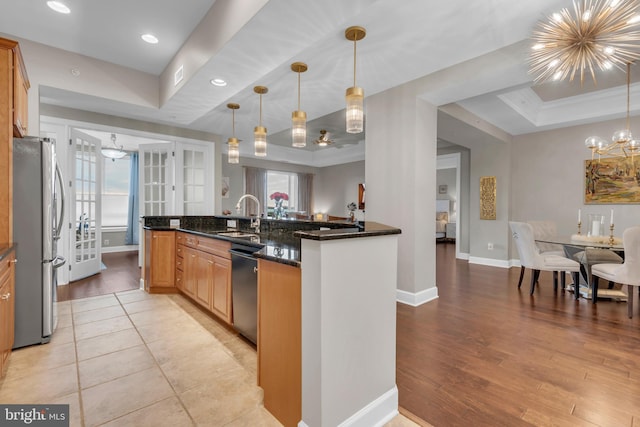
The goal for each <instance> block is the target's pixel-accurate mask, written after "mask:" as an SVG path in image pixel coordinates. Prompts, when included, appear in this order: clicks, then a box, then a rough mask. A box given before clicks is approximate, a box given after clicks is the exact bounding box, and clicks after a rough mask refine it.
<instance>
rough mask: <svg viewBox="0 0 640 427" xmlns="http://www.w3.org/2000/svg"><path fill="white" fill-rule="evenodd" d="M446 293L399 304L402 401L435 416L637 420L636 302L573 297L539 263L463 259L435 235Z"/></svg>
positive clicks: (487, 422)
mask: <svg viewBox="0 0 640 427" xmlns="http://www.w3.org/2000/svg"><path fill="white" fill-rule="evenodd" d="M436 252H437V274H436V275H437V278H436V280H437V285H438V294H439V299H437V300H435V301H432V302H429V303H427V304H424V305H422V306H420V307H410V306H407V305H404V304H398V316H397V331H398V334H397V379H396V381H397V385H398V389H399V399H400V406H401V407H403V408H405V409H406V410H408V411H410V412H411V413H413V414H415V415H416V416H418V417H420V418H422V419H424V420H426V421H427V422H429V423H431V424H433V425H434V426H527V425H535V426H551V425H553V426H625V427H640V354H639V351H640V313H638V310H637V309H638V307H640V304H638V302H637V298H638V297H637V293H636V292H634V298H635V300H634V318H633V319H628V317H627V309H626V303H624V302H621V303H619V302H612V301H599V302H598V304H596V305H595V306H593V305H592V304H591V302H590V301H589V300H585V299H580V300H579V301H578V302H576V301H575V300H574V299H573V294H572V293H568V292H567V293H562V292H561V291H558V292H557V293H554V292H553V285H552V277H551V273H545V272H543V273H542V274H541V277H540V286H539V287H537V288H536V292H535V294H534V296H533V297H531V296H530V295H529V287H528V278H529V271H527V274H526V276H525V281H526V282H525V283H526V286H525V285H524V284H523V287H522V289H521V290H518V288H517V282H518V274H519V271H520V269H519V268H512V269H502V268H495V267H487V266H480V265H473V264H469V263H468V262H467V261H462V260H456V259H455V245H454V244H438V245H437V249H436Z"/></svg>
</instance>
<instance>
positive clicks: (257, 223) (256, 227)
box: [236, 194, 260, 233]
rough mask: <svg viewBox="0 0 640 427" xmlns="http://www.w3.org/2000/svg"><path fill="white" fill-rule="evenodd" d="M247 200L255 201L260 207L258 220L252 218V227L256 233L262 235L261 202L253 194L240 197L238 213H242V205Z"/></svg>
mask: <svg viewBox="0 0 640 427" xmlns="http://www.w3.org/2000/svg"><path fill="white" fill-rule="evenodd" d="M247 198H248V199H251V200H253V201H254V202H256V205H258V216H257V217H256V218H251V227H252V228H253V229H254V230H255V231H256V233H260V201H259V200H258V198H257V197H256V196H254V195H252V194H245V195H244V196H242V197H240V200H238V203H237V204H236V212H238V213H240V203H241V202H242V201H243V200H244V199H247Z"/></svg>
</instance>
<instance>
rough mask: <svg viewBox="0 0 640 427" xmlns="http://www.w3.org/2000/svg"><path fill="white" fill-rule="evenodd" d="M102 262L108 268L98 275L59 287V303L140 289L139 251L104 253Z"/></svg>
mask: <svg viewBox="0 0 640 427" xmlns="http://www.w3.org/2000/svg"><path fill="white" fill-rule="evenodd" d="M102 262H103V263H104V265H105V266H106V267H107V268H106V269H105V270H102V271H100V272H99V273H98V274H94V275H93V276H89V277H85V278H84V279H81V280H77V281H75V282H71V283H69V284H68V285H63V286H59V287H58V301H68V300H74V299H80V298H87V297H94V296H98V295H106V294H110V293H114V292H121V291H127V290H130V289H138V288H139V287H140V267H138V252H137V251H130V252H114V253H104V254H102Z"/></svg>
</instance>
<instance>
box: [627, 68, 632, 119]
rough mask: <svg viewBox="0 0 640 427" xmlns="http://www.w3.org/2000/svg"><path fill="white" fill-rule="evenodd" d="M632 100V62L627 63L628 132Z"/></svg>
mask: <svg viewBox="0 0 640 427" xmlns="http://www.w3.org/2000/svg"><path fill="white" fill-rule="evenodd" d="M630 98H631V62H627V131H628V130H629V129H630V119H629V105H630V101H629V99H630Z"/></svg>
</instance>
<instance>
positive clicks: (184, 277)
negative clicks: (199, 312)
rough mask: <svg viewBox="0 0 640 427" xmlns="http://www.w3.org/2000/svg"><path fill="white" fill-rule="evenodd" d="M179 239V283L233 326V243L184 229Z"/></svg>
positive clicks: (180, 287)
mask: <svg viewBox="0 0 640 427" xmlns="http://www.w3.org/2000/svg"><path fill="white" fill-rule="evenodd" d="M176 242H177V246H176V247H177V249H176V255H177V256H176V286H177V287H178V289H179V290H180V291H181V292H183V293H184V294H185V295H187V296H188V297H190V298H192V299H193V300H194V301H196V302H197V303H198V304H200V305H201V306H203V307H204V308H206V309H207V310H208V311H210V312H211V313H213V314H215V315H216V316H217V317H219V318H220V319H221V320H223V321H224V322H226V323H227V324H229V325H231V324H232V321H233V315H232V309H231V307H232V305H231V303H232V300H231V298H232V296H231V255H230V254H229V249H230V248H231V244H230V243H229V242H228V241H224V240H219V239H213V238H208V237H202V236H196V235H193V234H190V233H183V232H178V233H177V235H176Z"/></svg>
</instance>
